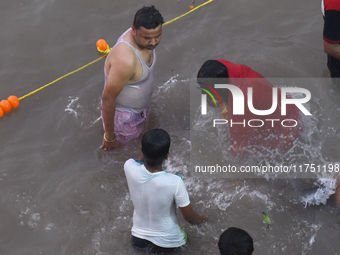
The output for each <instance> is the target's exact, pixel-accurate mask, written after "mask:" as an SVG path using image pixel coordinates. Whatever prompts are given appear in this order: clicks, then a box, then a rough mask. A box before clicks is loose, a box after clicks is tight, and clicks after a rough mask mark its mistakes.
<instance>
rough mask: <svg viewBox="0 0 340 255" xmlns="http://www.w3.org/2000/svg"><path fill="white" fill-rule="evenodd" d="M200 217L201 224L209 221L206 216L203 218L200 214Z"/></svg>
mask: <svg viewBox="0 0 340 255" xmlns="http://www.w3.org/2000/svg"><path fill="white" fill-rule="evenodd" d="M200 217H201V219H202V223H206V222H207V221H209V219H208V217H207V216H204V215H202V214H201V215H200Z"/></svg>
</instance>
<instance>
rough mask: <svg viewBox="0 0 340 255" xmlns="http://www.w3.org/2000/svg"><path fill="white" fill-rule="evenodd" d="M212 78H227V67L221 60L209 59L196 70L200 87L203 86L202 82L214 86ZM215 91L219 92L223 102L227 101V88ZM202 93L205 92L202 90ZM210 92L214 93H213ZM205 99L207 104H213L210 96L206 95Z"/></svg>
mask: <svg viewBox="0 0 340 255" xmlns="http://www.w3.org/2000/svg"><path fill="white" fill-rule="evenodd" d="M209 78H210V79H209ZM213 78H229V74H228V69H227V67H226V66H225V65H223V64H222V63H221V62H219V61H217V60H211V59H209V60H207V61H205V62H204V63H203V65H202V66H201V68H200V70H199V71H198V73H197V82H198V83H199V84H200V86H201V87H204V85H202V84H208V85H210V86H212V87H213V86H214V85H213V84H214V83H215V82H214V81H213ZM217 83H218V82H217ZM216 92H217V93H218V94H219V96H220V97H221V99H222V100H223V101H224V102H226V103H228V96H229V90H227V89H216ZM202 93H206V92H205V91H202ZM212 94H213V95H214V93H212ZM207 99H208V103H209V105H211V106H214V104H213V102H212V100H211V98H210V97H208V98H207ZM215 99H216V98H215ZM216 100H217V99H216Z"/></svg>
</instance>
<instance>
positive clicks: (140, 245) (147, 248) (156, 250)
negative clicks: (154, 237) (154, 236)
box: [131, 236, 181, 254]
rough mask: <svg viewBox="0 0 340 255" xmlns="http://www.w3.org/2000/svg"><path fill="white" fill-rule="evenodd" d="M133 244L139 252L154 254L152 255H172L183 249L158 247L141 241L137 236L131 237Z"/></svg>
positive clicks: (143, 240)
mask: <svg viewBox="0 0 340 255" xmlns="http://www.w3.org/2000/svg"><path fill="white" fill-rule="evenodd" d="M131 243H132V247H133V248H135V249H137V250H139V251H143V252H146V253H152V254H164V253H171V252H174V251H178V250H180V249H181V247H175V248H163V247H160V246H157V245H155V244H153V243H152V242H150V241H148V240H145V239H141V238H138V237H135V236H131Z"/></svg>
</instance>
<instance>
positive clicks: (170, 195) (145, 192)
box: [124, 129, 208, 254]
mask: <svg viewBox="0 0 340 255" xmlns="http://www.w3.org/2000/svg"><path fill="white" fill-rule="evenodd" d="M170 142H171V141H170V136H169V134H168V133H167V132H166V131H165V130H163V129H152V130H149V131H148V132H146V133H145V134H144V135H143V137H142V143H141V151H142V155H141V156H140V157H139V159H138V160H135V159H129V160H127V161H126V162H125V164H124V172H125V176H126V179H127V183H128V187H129V192H130V195H131V199H132V203H133V206H134V212H133V226H132V229H131V235H132V246H133V247H134V248H136V249H137V250H141V251H144V252H147V253H157V254H159V253H162V254H163V253H170V252H172V251H174V250H177V249H179V248H180V247H181V246H182V245H184V244H186V242H187V235H186V233H185V232H184V230H183V229H181V228H180V227H179V225H178V222H177V213H176V208H177V207H178V208H179V210H180V211H181V213H182V215H183V217H184V219H185V220H186V221H188V222H189V223H191V224H201V223H204V222H206V221H208V218H207V217H206V216H204V215H201V214H198V213H197V212H195V211H194V209H193V208H192V207H191V203H190V199H189V195H188V192H187V190H186V188H185V184H184V182H183V179H182V177H180V176H179V175H175V174H172V173H169V172H167V171H166V170H165V169H163V163H164V161H165V160H166V159H167V158H168V156H169V148H170Z"/></svg>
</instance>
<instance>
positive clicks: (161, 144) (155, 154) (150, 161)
mask: <svg viewBox="0 0 340 255" xmlns="http://www.w3.org/2000/svg"><path fill="white" fill-rule="evenodd" d="M169 148H170V136H169V134H168V133H167V132H166V131H165V130H163V129H152V130H149V131H148V132H146V133H145V134H144V135H143V137H142V153H143V156H144V161H145V163H146V164H147V165H149V166H151V167H155V166H159V165H161V164H162V163H163V160H164V159H165V158H166V157H167V155H168V153H169Z"/></svg>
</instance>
